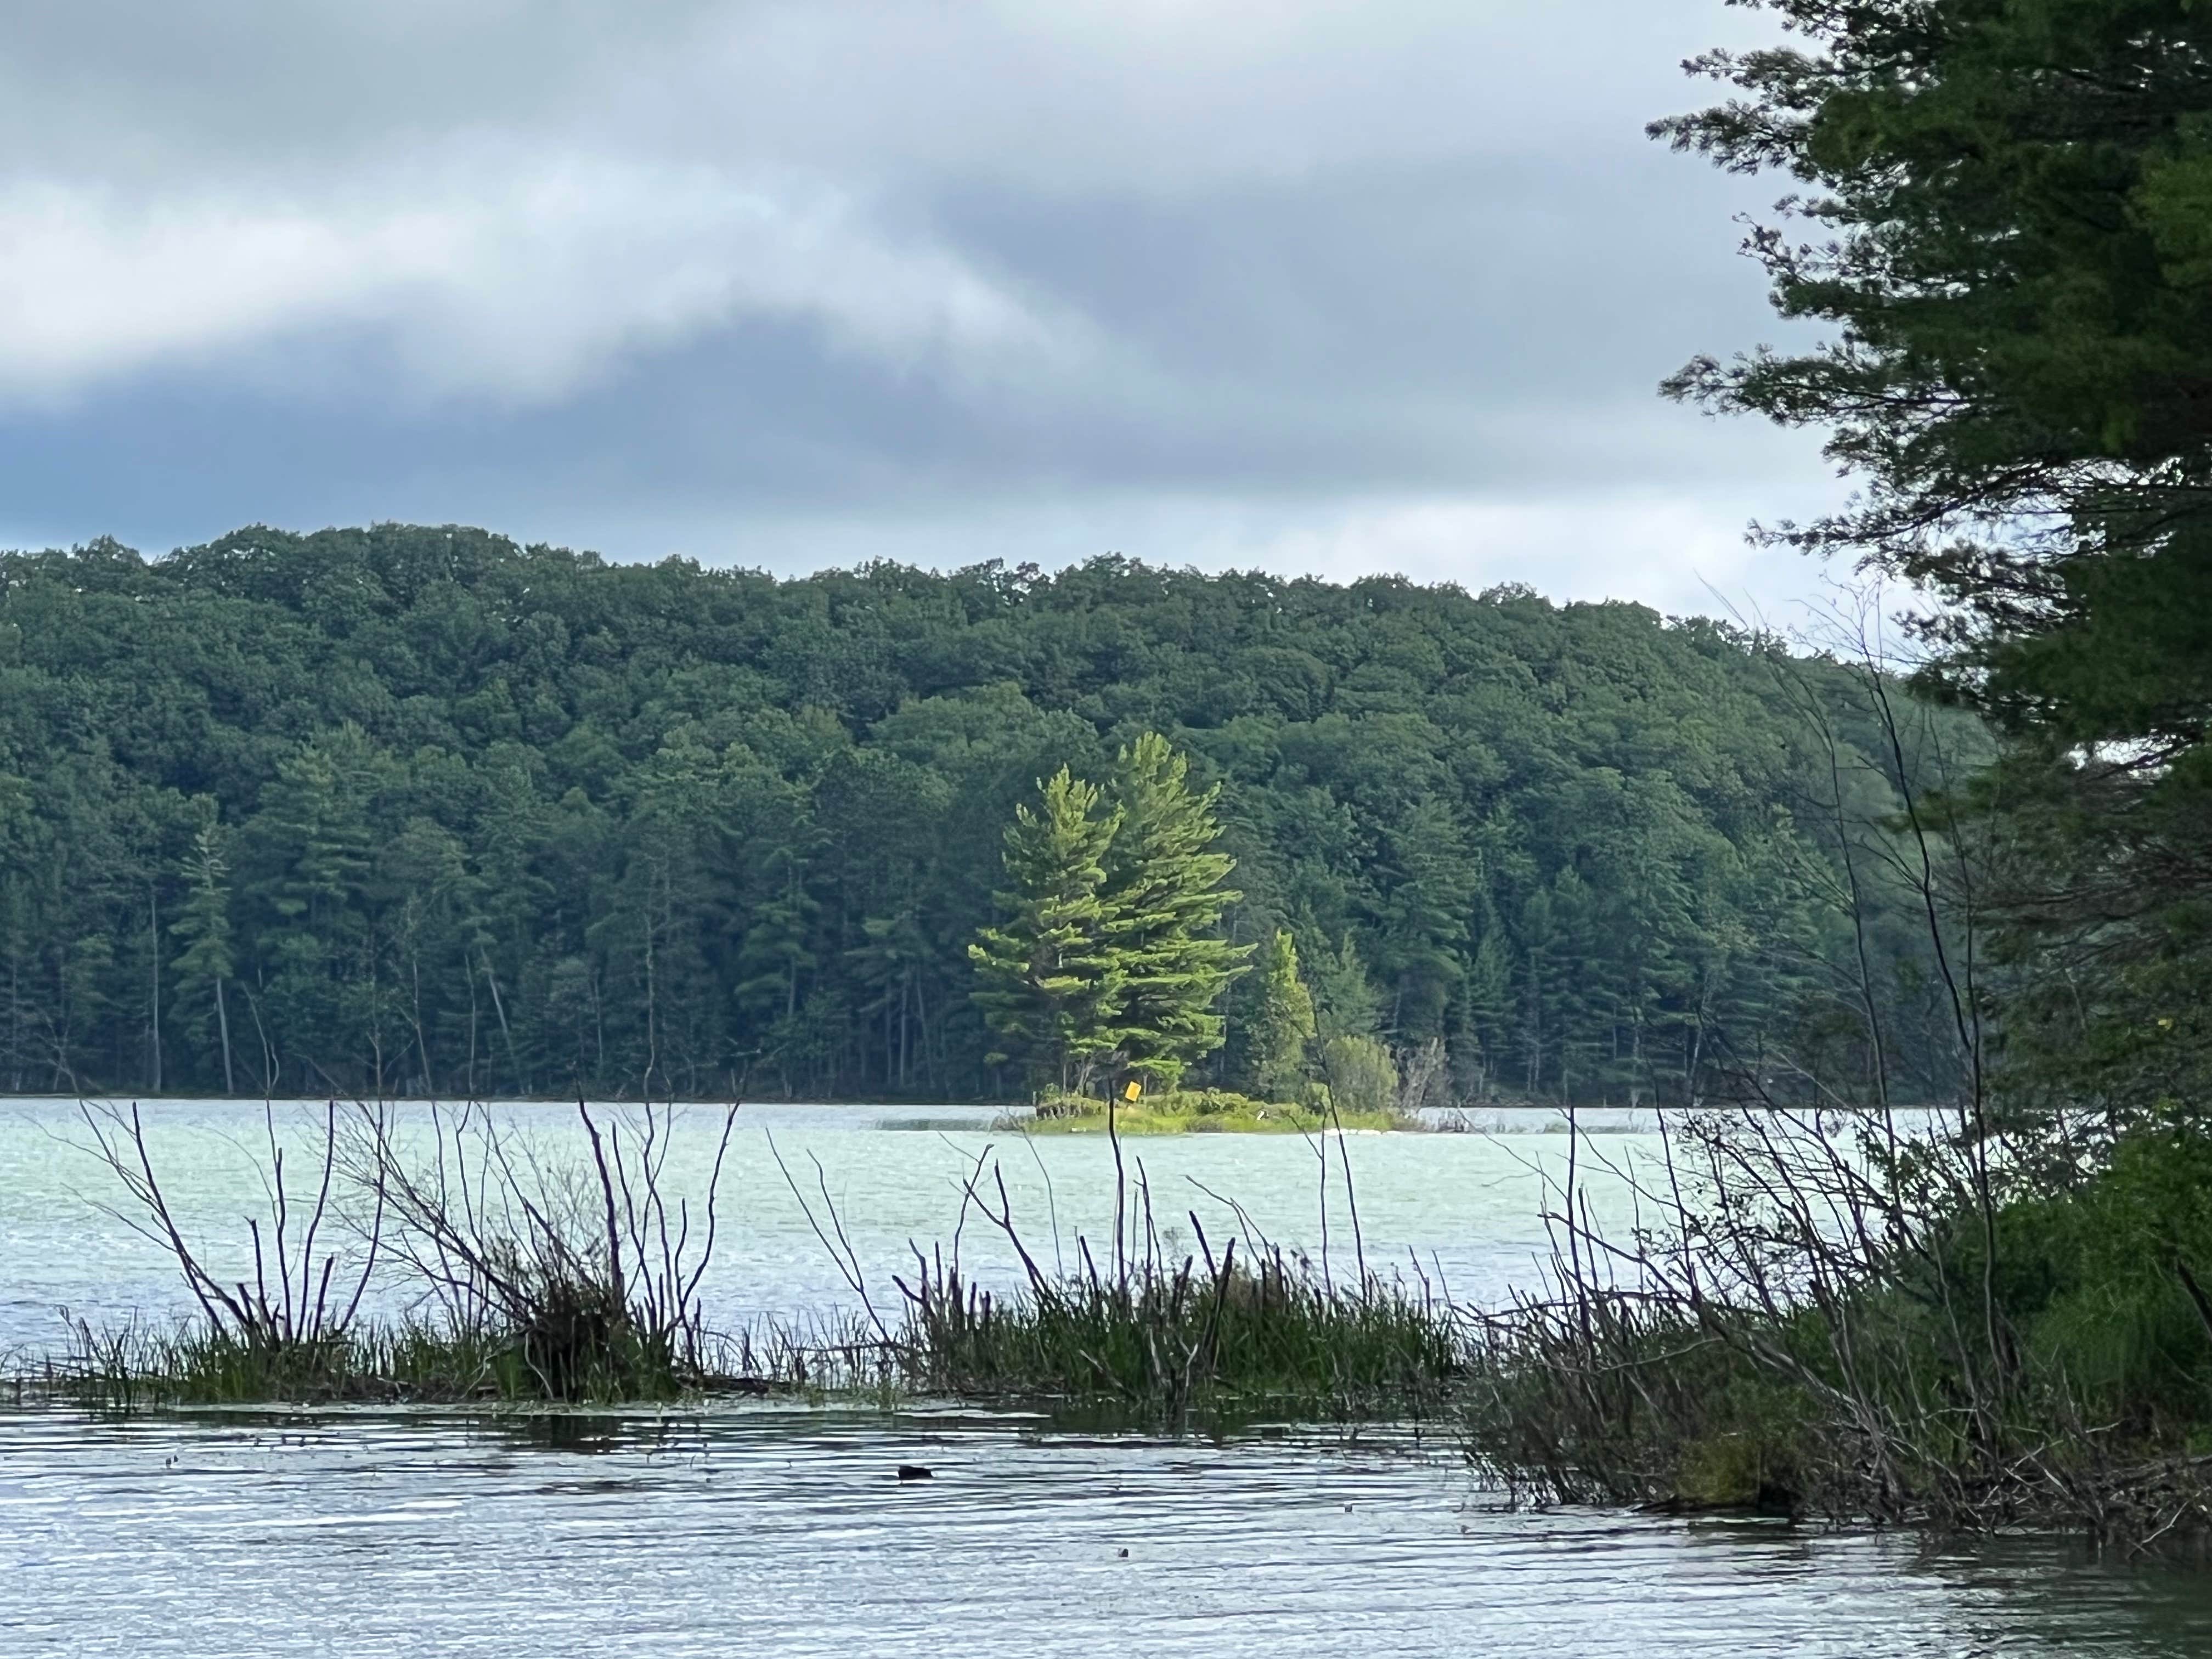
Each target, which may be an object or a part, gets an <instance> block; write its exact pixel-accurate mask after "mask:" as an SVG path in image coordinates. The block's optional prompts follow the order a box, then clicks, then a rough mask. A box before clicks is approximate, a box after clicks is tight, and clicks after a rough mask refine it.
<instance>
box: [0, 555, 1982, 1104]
mask: <svg viewBox="0 0 2212 1659" xmlns="http://www.w3.org/2000/svg"><path fill="white" fill-rule="evenodd" d="M1848 686H1849V680H1848V677H1847V676H1845V675H1844V674H1842V673H1841V672H1839V671H1836V670H1834V669H1833V668H1832V667H1830V666H1828V665H1823V664H1820V663H1817V662H1815V663H1811V664H1806V663H1802V662H1800V663H1796V664H1795V665H1792V664H1790V663H1789V662H1788V661H1786V660H1785V659H1782V658H1780V657H1779V656H1778V654H1776V653H1773V652H1772V651H1771V648H1769V647H1765V646H1762V645H1761V644H1760V643H1759V642H1758V641H1754V640H1752V639H1750V638H1747V636H1746V635H1742V634H1741V633H1740V632H1737V631H1735V630H1733V629H1729V628H1727V627H1725V626H1723V625H1720V624H1717V623H1709V622H1701V621H1690V622H1667V621H1662V619H1661V618H1660V617H1657V616H1656V615H1654V614H1653V613H1652V612H1650V611H1646V610H1644V609H1641V608H1638V607H1636V606H1632V605H1568V606H1555V605H1551V604H1549V603H1547V602H1546V601H1545V600H1543V599H1540V598H1537V597H1536V596H1534V595H1533V594H1531V593H1528V592H1524V591H1519V590H1500V591H1498V592H1490V593H1486V594H1483V595H1480V596H1479V597H1476V596H1470V595H1468V594H1467V593H1465V592H1461V591H1459V590H1457V589H1455V588H1451V587H1422V586H1414V585H1413V584H1410V583H1407V582H1405V581H1401V580H1365V581H1360V582H1356V583H1353V584H1352V585H1350V586H1334V585H1330V584H1328V583H1325V582H1321V581H1316V580H1294V581H1293V580H1278V579H1274V578H1271V577H1267V576H1261V575H1224V576H1206V575H1200V574H1195V573H1191V572H1178V571H1166V570H1160V569H1156V568H1149V567H1146V566H1144V565H1141V564H1136V563H1132V562H1127V561H1124V560H1121V559H1119V558H1106V559H1100V560H1097V561H1093V562H1091V563H1088V564H1085V565H1082V566H1080V567H1078V568H1073V569H1069V570H1066V571H1063V572H1060V573H1059V574H1052V575H1046V574H1039V573H1038V572H1037V571H1036V570H1035V569H1033V568H1027V567H1024V568H1014V569H1009V568H1003V567H1002V566H1000V565H997V564H991V565H985V566H979V567H977V568H972V569H968V570H963V571H959V572H957V573H954V574H950V575H939V574H930V573H925V572H919V571H915V570H910V569H905V568H893V567H887V566H878V567H871V568H866V569H861V570H857V571H831V572H827V573H823V574H818V575H814V576H810V577H806V578H804V579H800V580H775V579H772V578H769V577H768V576H764V575H760V574H750V573H745V572H728V571H709V570H704V569H701V568H698V567H696V566H695V565H692V564H690V563H687V562H677V561H671V562H666V563H663V564H659V565H656V566H652V567H644V566H630V565H619V564H609V563H605V562H601V561H600V560H599V558H597V557H596V556H592V555H590V554H582V553H574V552H568V551H565V550H558V549H551V548H542V547H538V548H528V549H525V548H521V547H518V546H516V545H515V544H513V543H511V542H508V541H507V540H504V539H502V538H499V537H497V536H494V535H490V534H488V533H486V532H481V531H476V530H467V529H446V528H438V529H426V528H416V527H410V526H380V527H377V528H375V529H371V530H356V531H332V532H323V533H320V534H317V535H313V536H295V535H290V534H286V533H282V532H273V531H268V530H259V529H256V530H247V531H241V532H238V533H236V534H234V535H231V536H228V537H226V538H223V539H222V540H220V541H217V542H215V543H212V544H209V545H207V546H204V547H197V548H192V549H189V550H184V551H180V552H178V553H176V554H173V555H172V556H167V557H163V558H157V559H150V560H149V559H146V558H142V557H141V556H138V555H137V554H136V553H133V552H131V551H130V550H126V549H125V548H122V547H119V546H117V545H114V544H95V545H94V546H91V547H88V548H84V549H80V550H76V551H73V552H67V553H64V552H46V553H21V554H11V555H5V556H0V1085H4V1086H6V1087H8V1088H11V1089H16V1090H49V1089H58V1090H64V1091H67V1090H100V1091H116V1092H123V1091H153V1090H155V1089H157V1088H158V1089H161V1090H164V1091H208V1092H220V1091H223V1090H225V1088H226V1087H228V1088H229V1089H230V1090H233V1091H236V1092H240V1093H253V1094H258V1093H260V1092H262V1091H264V1090H271V1091H278V1092H286V1091H306V1092H316V1091H325V1090H328V1089H337V1088H343V1089H347V1090H368V1089H376V1088H381V1089H383V1090H385V1091H392V1092H403V1091H404V1092H414V1091H424V1090H428V1091H436V1092H440V1093H446V1094H457V1093H460V1092H463V1091H475V1092H482V1093H497V1094H542V1095H556V1094H562V1093H573V1092H574V1091H578V1090H589V1091H595V1092H599V1093H609V1094H617V1093H628V1094H629V1095H632V1096H635V1094H636V1093H637V1092H638V1091H640V1090H641V1088H642V1087H645V1086H647V1084H646V1079H647V1076H648V1068H650V1076H651V1079H652V1081H651V1085H650V1086H651V1088H652V1091H653V1092H654V1093H656V1094H665V1093H667V1092H669V1091H674V1092H675V1093H677V1094H679V1095H686V1096H704V1095H713V1094H718V1093H723V1094H726V1093H729V1092H732V1091H739V1090H742V1091H748V1092H751V1093H764V1092H765V1093H788V1094H791V1095H795V1096H799V1097H908V1098H923V1097H977V1096H989V1095H1002V1094H1007V1093H1012V1092H1015V1091H1018V1089H1019V1088H1020V1086H1021V1079H1019V1078H1018V1077H1016V1076H1014V1075H1012V1074H1011V1073H1001V1072H999V1071H995V1070H994V1069H993V1068H991V1067H990V1066H987V1064H986V1063H985V1060H984V1055H985V1054H986V1052H987V1048H988V1040H987V1034H986V1033H985V1031H984V1030H983V1028H982V1025H981V1021H980V1020H979V1018H977V1015H976V1012H975V1007H974V1006H973V1004H972V1003H971V1001H970V992H971V990H972V988H973V980H972V977H971V974H972V969H971V968H970V966H969V962H968V959H967V957H966V953H965V946H966V945H967V943H968V941H969V939H971V938H972V937H973V935H974V933H975V929H976V927H977V926H978V925H979V923H981V922H982V921H984V920H986V919H987V916H988V915H989V914H990V911H991V905H992V899H991V894H992V890H993V888H994V885H995V884H998V882H999V874H1000V871H999V857H1000V836H1001V831H1002V829H1003V826H1004V825H1005V824H1006V822H1007V820H1008V818H1009V817H1010V816H1011V814H1012V811H1013V808H1014V806H1015V805H1016V804H1017V802H1018V801H1020V800H1022V799H1025V798H1029V797H1030V796H1031V795H1032V794H1033V792H1034V791H1035V789H1036V781H1037V779H1038V778H1040V777H1041V776H1042V775H1046V774H1048V773H1049V772H1051V771H1053V770H1054V769H1056V768H1058V767H1059V766H1060V764H1062V763H1072V764H1073V767H1074V768H1075V769H1076V771H1077V772H1078V773H1079V774H1085V773H1091V774H1093V775H1095V774H1096V773H1097V771H1099V770H1100V769H1103V768H1104V767H1105V766H1106V764H1107V763H1109V761H1110V758H1111V757H1112V755H1113V753H1114V750H1115V747H1116V745H1117V744H1122V743H1126V742H1127V741H1128V740H1129V739H1130V738H1133V736H1135V735H1136V734H1138V733H1139V732H1142V731H1144V730H1146V729H1157V730H1158V731H1160V732H1164V733H1165V734H1167V735H1168V736H1169V737H1170V738H1171V739H1172V740H1173V741H1174V742H1175V743H1176V744H1178V745H1180V746H1182V747H1183V748H1185V749H1187V750H1189V751H1190V752H1191V754H1192V755H1193V757H1194V770H1195V773H1196V775H1199V776H1200V777H1201V778H1204V779H1206V780H1209V781H1214V780H1218V781H1220V782H1221V784H1222V786H1223V793H1222V797H1221V813H1222V817H1223V819H1224V822H1225V824H1226V826H1227V829H1226V836H1225V846H1226V848H1227V850H1229V851H1230V852H1232V853H1233V854H1235V855H1236V857H1237V871H1236V873H1235V876H1234V878H1232V879H1233V884H1234V885H1235V886H1237V888H1238V889H1240V890H1241V891H1242V894H1243V898H1242V900H1241V902H1238V903H1237V905H1236V906H1234V907H1233V908H1231V911H1230V913H1229V915H1228V917H1227V919H1226V925H1227V926H1228V927H1229V928H1230V930H1231V933H1233V935H1234V936H1235V937H1237V938H1238V939H1259V938H1261V937H1263V936H1265V935H1267V934H1270V933H1271V932H1272V930H1273V928H1274V927H1276V926H1278V925H1279V924H1286V925H1287V926H1289V927H1291V929H1292V930H1293V931H1294V933H1295V934H1296V937H1297V943H1298V946H1299V951H1300V954H1301V956H1302V957H1303V959H1304V963H1305V968H1306V971H1307V974H1308V977H1309V978H1310V981H1312V983H1313V986H1314V990H1315V994H1316V998H1317V1000H1318V1002H1319V1004H1320V1007H1321V1013H1322V1021H1323V1024H1324V1030H1325V1031H1326V1030H1329V1029H1336V1030H1361V1029H1364V1030H1375V1031H1377V1032H1379V1033H1380V1034H1382V1035H1383V1036H1386V1037H1387V1038H1388V1039H1389V1041H1390V1042H1393V1043H1394V1044H1395V1045H1397V1046H1398V1047H1399V1048H1401V1050H1402V1051H1404V1052H1407V1053H1409V1054H1410V1053H1413V1052H1415V1051H1418V1050H1419V1049H1422V1048H1425V1047H1429V1045H1431V1044H1432V1042H1434V1041H1435V1040H1437V1039H1442V1040H1443V1042H1444V1043H1445V1045H1446V1048H1445V1050H1444V1051H1443V1052H1444V1053H1445V1054H1448V1056H1449V1068H1448V1073H1446V1077H1447V1079H1448V1081H1447V1083H1446V1084H1445V1086H1448V1087H1449V1089H1450V1090H1451V1091H1454V1092H1456V1093H1458V1094H1460V1095H1462V1096H1468V1095H1478V1094H1486V1093H1496V1092H1504V1093H1506V1094H1509V1095H1510V1094H1537V1095H1545V1096H1549V1097H1561V1096H1572V1097H1578V1098H1589V1099H1595V1098H1600V1097H1605V1098H1611V1099H1614V1100H1620V1099H1624V1098H1627V1097H1630V1096H1631V1095H1632V1094H1634V1095H1637V1096H1638V1097H1643V1098H1647V1099H1648V1098H1650V1097H1653V1096H1654V1095H1655V1094H1656V1096H1658V1097H1662V1098H1668V1099H1674V1098H1679V1097H1681V1096H1682V1095H1683V1094H1684V1093H1685V1092H1686V1091H1687V1090H1688V1089H1690V1088H1691V1087H1692V1085H1693V1084H1695V1083H1697V1082H1698V1081H1699V1080H1700V1079H1701V1077H1702V1074H1703V1072H1704V1070H1705V1068H1710V1067H1711V1066H1716V1065H1718V1064H1721V1063H1722V1062H1723V1056H1734V1057H1735V1058H1736V1059H1737V1060H1741V1057H1743V1056H1746V1055H1752V1054H1772V1053H1786V1054H1789V1055H1790V1063H1791V1064H1792V1065H1797V1066H1803V1065H1808V1064H1809V1065H1811V1066H1814V1067H1815V1068H1817V1066H1820V1065H1828V1066H1850V1065H1851V1064H1854V1063H1855V1061H1854V1060H1853V1058H1852V1055H1853V1054H1854V1052H1855V1050H1854V1048H1853V1042H1854V1041H1855V1039H1850V1038H1848V1037H1847V1038H1845V1039H1844V1040H1842V1041H1841V1042H1840V1044H1839V1043H1838V1042H1835V1041H1829V1042H1826V1046H1825V1047H1823V1046H1822V1044H1823V1039H1822V1037H1821V1035H1820V1034H1821V1033H1822V1032H1823V1031H1829V1032H1831V1033H1832V1031H1833V1030H1834V1029H1835V1019H1834V1017H1833V1009H1834V1008H1835V1007H1836V1006H1848V1005H1850V1004H1851V1003H1852V1001H1853V999H1854V998H1855V997H1857V993H1856V992H1852V993H1850V994H1846V993H1845V992H1844V990H1843V989H1842V988H1841V986H1840V982H1839V981H1838V979H1837V975H1838V974H1841V973H1842V972H1843V971H1844V969H1842V968H1841V967H1840V966H1839V965H1838V964H1841V963H1844V961H1845V959H1846V957H1847V956H1848V955H1850V951H1851V933H1850V922H1849V918H1848V916H1846V915H1844V914H1843V913H1842V912H1841V911H1840V910H1839V908H1838V907H1837V905H1836V904H1835V902H1833V901H1834V895H1835V893H1836V891H1837V890H1838V888H1839V884H1838V882H1837V881H1836V880H1835V879H1834V866H1835V854H1836V842H1837V835H1838V830H1837V828H1836V821H1835V819H1834V817H1833V815H1832V813H1831V812H1830V811H1828V806H1829V805H1832V802H1833V790H1834V787H1835V784H1834V780H1835V779H1836V778H1837V777H1838V776H1841V777H1842V778H1843V779H1844V787H1845V793H1847V794H1850V795H1852V796H1853V797H1854V799H1853V800H1852V802H1851V803H1850V804H1851V805H1852V806H1854V807H1855V808H1857V807H1863V808H1866V809H1867V810H1869V811H1872V810H1876V809H1880V808H1881V807H1884V806H1886V805H1887V804H1888V801H1887V793H1886V786H1884V785H1883V784H1882V783H1881V779H1880V776H1879V774H1880V772H1881V767H1882V762H1881V753H1880V749H1881V745H1880V744H1878V743H1877V742H1876V740H1875V732H1874V729H1873V727H1872V726H1870V725H1869V723H1868V722H1867V720H1865V718H1864V717H1863V715H1862V714H1860V713H1858V712H1857V711H1856V710H1855V708H1853V707H1852V706H1851V705H1850V696H1849V694H1848ZM1808 687H1809V688H1810V690H1811V694H1812V696H1813V699H1814V702H1817V703H1819V704H1820V705H1822V706H1823V707H1824V708H1826V711H1827V714H1828V715H1829V716H1830V717H1831V718H1832V719H1833V720H1838V721H1840V722H1841V728H1840V729H1841V730H1842V731H1843V732H1844V738H1845V750H1844V754H1843V756H1842V761H1843V764H1842V765H1841V767H1840V768H1838V767H1835V766H1832V761H1833V760H1835V759H1836V758H1837V757H1835V756H1834V755H1832V754H1831V752H1830V751H1829V750H1828V749H1827V747H1826V746H1825V744H1824V743H1823V741H1822V740H1821V738H1820V735H1819V730H1818V728H1819V727H1820V725H1821V724H1822V722H1821V721H1820V720H1808V719H1807V718H1806V715H1805V711H1804V709H1803V708H1802V707H1801V706H1800V705H1801V703H1802V702H1803V701H1804V699H1805V697H1806V696H1807V694H1808ZM1813 803H1822V805H1817V806H1815V805H1812V804H1813ZM1877 908H1881V907H1880V906H1879V905H1877ZM1890 910H1891V912H1892V913H1891V914H1887V915H1877V916H1875V918H1874V927H1875V956H1876V957H1877V958H1878V961H1877V966H1876V971H1877V973H1878V975H1882V976H1883V986H1884V994H1885V995H1888V994H1893V992H1894V990H1895V987H1896V985H1897V984H1903V985H1906V986H1910V985H1911V984H1912V983H1914V982H1915V974H1916V972H1917V968H1916V963H1915V961H1914V954H1915V951H1916V949H1917V947H1916V945H1914V943H1913V939H1914V935H1913V934H1912V932H1911V928H1910V927H1909V925H1908V924H1907V921H1905V919H1904V917H1905V907H1903V906H1901V905H1894V906H1892V907H1890ZM1243 983H1244V985H1245V986H1248V987H1249V983H1250V981H1249V980H1248V981H1244V982H1243ZM1239 994H1240V992H1239V991H1232V992H1231V998H1230V1008H1229V1012H1230V1016H1231V1024H1230V1042H1229V1047H1228V1048H1226V1049H1225V1050H1224V1051H1223V1052H1222V1054H1220V1055H1219V1056H1218V1059H1217V1061H1216V1063H1215V1064H1214V1065H1213V1066H1212V1073H1213V1075H1214V1076H1216V1077H1217V1078H1219V1079H1226V1080H1231V1081H1233V1080H1234V1079H1236V1077H1237V1073H1238V1068H1239V1066H1240V1064H1241V1061H1240V1051H1239V1048H1238V1042H1237V1029H1238V1022H1237V1013H1238V1009H1237V996H1238V995H1239ZM1859 1000H1863V998H1861V999H1859ZM1898 1023H1899V1030H1901V1031H1908V1032H1909V1029H1910V1028H1911V1011H1910V1010H1909V1009H1901V1010H1900V1012H1899V1015H1898ZM1892 1041H1893V1042H1895V1043H1896V1044H1898V1045H1899V1047H1900V1048H1904V1049H1906V1050H1908V1051H1909V1052H1908V1053H1907V1054H1906V1064H1907V1065H1908V1066H1913V1065H1917V1066H1919V1067H1920V1068H1921V1070H1922V1072H1923V1074H1926V1073H1931V1072H1934V1071H1936V1070H1940V1068H1941V1066H1942V1060H1941V1058H1940V1056H1938V1055H1937V1054H1936V1052H1935V1050H1934V1048H1931V1047H1929V1045H1927V1044H1926V1043H1923V1044H1921V1045H1920V1047H1919V1048H1915V1047H1914V1045H1913V1042H1912V1040H1911V1038H1910V1036H1909V1035H1907V1036H1893V1038H1892ZM1430 1052H1431V1054H1432V1055H1433V1054H1436V1053H1437V1051H1436V1050H1435V1049H1434V1048H1430ZM227 1069H228V1079H227V1078H226V1070H227ZM1929 1086H1935V1085H1929Z"/></svg>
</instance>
